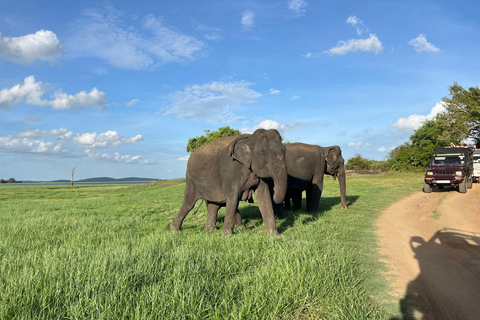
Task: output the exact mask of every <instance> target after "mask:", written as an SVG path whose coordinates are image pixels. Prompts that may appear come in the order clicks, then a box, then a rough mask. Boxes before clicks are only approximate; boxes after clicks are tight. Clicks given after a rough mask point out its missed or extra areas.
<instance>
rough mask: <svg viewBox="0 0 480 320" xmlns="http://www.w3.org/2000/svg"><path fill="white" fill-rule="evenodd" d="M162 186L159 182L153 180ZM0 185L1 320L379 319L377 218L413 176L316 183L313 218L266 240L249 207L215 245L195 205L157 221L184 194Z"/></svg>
mask: <svg viewBox="0 0 480 320" xmlns="http://www.w3.org/2000/svg"><path fill="white" fill-rule="evenodd" d="M164 183H171V182H164ZM161 184H162V183H152V184H148V185H136V186H127V185H108V186H79V187H15V188H12V187H0V319H12V318H16V319H388V318H389V317H390V316H391V315H392V314H391V308H390V307H389V306H388V299H387V297H386V293H387V292H388V286H387V284H386V282H385V279H384V278H383V277H382V275H381V273H380V270H382V268H383V266H382V265H381V264H380V263H379V262H378V258H379V257H378V253H377V251H376V238H375V234H374V231H375V222H376V220H377V218H378V216H379V214H380V213H381V212H382V210H384V209H385V208H387V207H388V205H390V204H392V203H393V202H395V201H396V200H399V199H401V198H402V197H404V196H406V195H408V194H409V193H411V192H414V191H419V190H420V189H421V187H422V185H423V183H422V175H421V174H382V175H375V176H373V175H372V176H353V177H348V178H347V200H348V203H349V209H348V210H342V209H341V208H340V195H339V193H337V190H338V182H337V181H333V180H332V179H331V178H327V179H326V182H325V191H324V194H323V196H322V199H321V203H320V207H321V209H320V211H319V212H318V213H316V214H313V215H312V214H307V213H306V212H304V211H290V212H287V214H288V218H287V219H284V220H277V227H278V230H279V232H280V233H281V234H282V236H283V237H282V238H279V239H277V238H267V237H266V234H265V228H264V226H263V225H262V219H261V217H260V213H259V211H258V208H257V206H256V205H250V204H247V203H242V204H241V206H240V212H241V214H242V217H243V221H244V223H245V227H243V228H237V229H236V233H235V235H233V236H230V237H227V238H222V237H221V236H220V235H221V228H222V223H223V214H224V209H222V210H221V211H220V214H219V221H218V223H217V231H216V232H210V233H207V232H205V231H204V230H203V226H204V223H205V221H206V209H205V206H204V205H203V206H202V207H201V208H200V210H199V211H198V213H197V214H196V215H193V214H192V213H190V214H189V215H188V216H187V218H186V220H185V222H184V225H183V230H182V231H181V232H179V233H172V232H171V231H170V230H169V225H170V223H171V221H172V219H173V218H174V217H175V215H176V214H177V211H178V209H179V208H180V206H181V203H182V200H183V190H184V187H185V184H184V183H182V182H180V183H179V184H177V185H174V186H169V187H166V188H160V186H161Z"/></svg>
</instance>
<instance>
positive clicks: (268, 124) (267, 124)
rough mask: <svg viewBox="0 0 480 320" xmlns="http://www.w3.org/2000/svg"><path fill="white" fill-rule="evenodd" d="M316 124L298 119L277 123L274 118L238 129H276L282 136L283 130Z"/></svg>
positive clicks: (249, 131)
mask: <svg viewBox="0 0 480 320" xmlns="http://www.w3.org/2000/svg"><path fill="white" fill-rule="evenodd" d="M314 125H316V123H314V122H312V123H306V122H303V121H300V120H296V121H293V122H292V123H291V124H286V123H279V122H277V121H275V120H263V121H262V122H260V123H259V124H257V125H256V126H254V127H253V128H243V129H241V130H240V131H241V132H242V133H253V132H254V131H255V130H257V129H267V130H268V129H276V130H277V131H278V132H280V134H281V135H282V136H283V134H284V133H285V131H289V130H293V129H296V128H307V127H311V126H314Z"/></svg>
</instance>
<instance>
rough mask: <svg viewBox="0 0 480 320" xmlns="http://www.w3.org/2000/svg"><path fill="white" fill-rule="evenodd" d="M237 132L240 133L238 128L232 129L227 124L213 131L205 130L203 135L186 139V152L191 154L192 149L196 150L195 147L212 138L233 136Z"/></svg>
mask: <svg viewBox="0 0 480 320" xmlns="http://www.w3.org/2000/svg"><path fill="white" fill-rule="evenodd" d="M238 134H241V132H240V131H239V130H235V129H232V128H230V127H229V126H226V127H222V128H219V129H218V130H217V131H213V132H211V131H210V130H205V135H203V136H199V137H195V138H190V139H188V143H187V152H189V153H190V154H191V153H193V151H195V150H197V148H199V147H201V146H203V145H204V144H206V143H207V142H210V141H212V140H214V139H217V138H220V137H229V136H235V135H238Z"/></svg>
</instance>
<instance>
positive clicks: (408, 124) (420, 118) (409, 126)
mask: <svg viewBox="0 0 480 320" xmlns="http://www.w3.org/2000/svg"><path fill="white" fill-rule="evenodd" d="M444 111H445V105H444V103H443V102H439V103H437V104H436V105H435V106H434V107H433V108H432V110H431V111H430V113H429V114H428V115H426V116H424V115H421V114H413V115H411V116H409V117H408V118H400V119H398V120H397V121H396V122H395V123H394V124H391V125H390V126H391V127H394V128H396V129H397V130H399V131H403V132H408V133H409V132H414V131H415V130H417V129H418V128H420V127H421V126H422V125H423V123H424V122H425V121H426V120H432V119H433V118H435V117H436V116H437V114H439V113H442V112H444Z"/></svg>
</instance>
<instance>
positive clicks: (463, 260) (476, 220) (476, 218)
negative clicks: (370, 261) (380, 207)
mask: <svg viewBox="0 0 480 320" xmlns="http://www.w3.org/2000/svg"><path fill="white" fill-rule="evenodd" d="M378 236H379V241H380V247H381V249H380V251H381V254H382V255H383V256H384V262H385V263H386V264H387V265H388V266H389V269H390V271H389V272H388V278H389V280H390V281H391V284H392V286H393V287H394V289H395V292H393V293H392V294H393V295H394V297H395V298H397V299H399V307H400V308H401V309H403V311H402V313H403V315H404V317H405V319H410V318H413V319H462V320H467V319H480V184H478V183H477V184H474V185H473V189H469V190H468V192H467V193H466V194H461V193H459V192H457V191H456V190H452V189H445V190H438V192H435V191H434V192H433V193H430V194H427V193H423V192H418V193H415V194H413V195H412V196H410V197H408V198H406V199H403V200H401V201H399V202H397V203H395V204H394V205H392V206H391V207H390V208H389V209H388V210H387V211H386V212H384V213H383V215H382V216H381V218H380V219H379V229H378ZM409 317H410V318H409Z"/></svg>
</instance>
